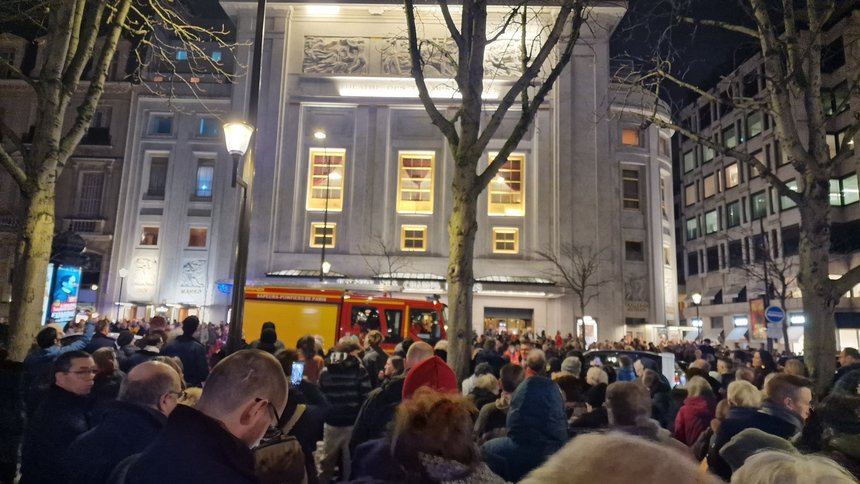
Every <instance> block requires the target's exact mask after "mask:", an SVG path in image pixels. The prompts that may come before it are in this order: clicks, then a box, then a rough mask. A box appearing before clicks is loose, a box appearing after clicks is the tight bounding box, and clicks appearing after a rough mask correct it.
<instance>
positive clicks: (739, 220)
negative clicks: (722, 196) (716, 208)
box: [726, 200, 743, 229]
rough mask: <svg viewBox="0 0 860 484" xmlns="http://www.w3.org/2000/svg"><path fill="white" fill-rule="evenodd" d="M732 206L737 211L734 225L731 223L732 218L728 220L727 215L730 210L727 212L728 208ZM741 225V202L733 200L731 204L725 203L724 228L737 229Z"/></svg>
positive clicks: (728, 216)
mask: <svg viewBox="0 0 860 484" xmlns="http://www.w3.org/2000/svg"><path fill="white" fill-rule="evenodd" d="M733 206H736V207H737V209H738V212H737V213H738V217H737V223H734V224H733V223H732V218H730V215H729V214H730V213H731V210H729V208H730V207H733ZM742 223H743V205H742V204H741V201H740V200H734V201H732V202H729V203H726V228H727V229H731V228H734V227H739V226H740V225H741V224H742Z"/></svg>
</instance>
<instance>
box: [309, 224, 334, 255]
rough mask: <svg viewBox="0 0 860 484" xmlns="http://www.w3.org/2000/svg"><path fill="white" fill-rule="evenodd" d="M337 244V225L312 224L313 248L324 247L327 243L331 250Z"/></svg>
mask: <svg viewBox="0 0 860 484" xmlns="http://www.w3.org/2000/svg"><path fill="white" fill-rule="evenodd" d="M335 242H337V224H335V223H333V222H329V223H328V224H323V223H322V222H319V223H317V222H314V223H312V224H311V247H322V246H323V243H325V246H326V248H328V249H331V248H333V247H334V244H335Z"/></svg>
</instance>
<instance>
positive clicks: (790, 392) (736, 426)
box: [708, 373, 812, 481]
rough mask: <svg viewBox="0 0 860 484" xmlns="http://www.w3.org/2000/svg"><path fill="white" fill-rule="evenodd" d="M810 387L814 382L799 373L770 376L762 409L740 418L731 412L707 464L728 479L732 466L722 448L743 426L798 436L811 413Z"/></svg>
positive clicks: (778, 434) (791, 438)
mask: <svg viewBox="0 0 860 484" xmlns="http://www.w3.org/2000/svg"><path fill="white" fill-rule="evenodd" d="M811 388H812V382H810V381H809V380H808V379H806V378H803V377H800V376H796V375H787V374H785V373H779V374H776V375H774V376H773V377H771V378H770V379H769V380H768V382H767V384H765V388H764V394H765V400H764V403H763V405H762V408H761V410H759V411H758V412H754V413H750V414H744V415H743V416H739V417H737V418H733V417H731V416H729V417H728V418H726V419H725V420H724V421H723V423H721V424H720V428H719V429H718V430H717V433H716V435H715V437H714V444H713V445H712V446H711V449H710V451H709V452H708V468H709V469H711V470H712V471H713V472H714V473H715V474H717V475H718V476H720V477H721V478H723V479H725V480H726V481H728V480H729V479H730V478H731V475H732V470H731V467H729V465H728V463H727V462H726V461H725V459H723V457H722V456H721V455H720V450H721V449H722V448H723V446H724V445H726V443H728V442H729V441H730V440H731V439H732V437H734V436H735V435H737V434H738V433H740V432H741V431H742V430H744V429H748V428H757V429H759V430H762V431H764V432H767V433H769V434H771V435H776V436H777V437H782V438H784V439H787V440H793V439H794V438H796V437H797V435H798V434H800V431H801V430H802V429H803V424H804V422H805V421H806V419H807V418H808V417H809V410H810V407H811V404H812V389H811Z"/></svg>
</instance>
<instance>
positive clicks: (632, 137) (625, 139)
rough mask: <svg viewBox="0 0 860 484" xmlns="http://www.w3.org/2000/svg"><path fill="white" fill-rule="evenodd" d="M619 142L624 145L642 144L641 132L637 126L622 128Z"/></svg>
mask: <svg viewBox="0 0 860 484" xmlns="http://www.w3.org/2000/svg"><path fill="white" fill-rule="evenodd" d="M621 144H622V145H624V146H642V132H641V131H639V129H637V128H624V129H622V130H621Z"/></svg>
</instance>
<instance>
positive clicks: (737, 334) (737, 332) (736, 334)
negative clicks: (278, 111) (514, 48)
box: [726, 327, 749, 341]
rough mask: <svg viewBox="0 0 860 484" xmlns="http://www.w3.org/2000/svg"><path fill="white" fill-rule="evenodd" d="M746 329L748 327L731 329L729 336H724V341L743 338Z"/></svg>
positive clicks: (747, 329)
mask: <svg viewBox="0 0 860 484" xmlns="http://www.w3.org/2000/svg"><path fill="white" fill-rule="evenodd" d="M747 331H749V328H746V327H739V328H735V329H733V330H732V332H731V333H729V336H728V337H727V338H726V341H740V340H742V339H745V336H744V335H746V334H747Z"/></svg>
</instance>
